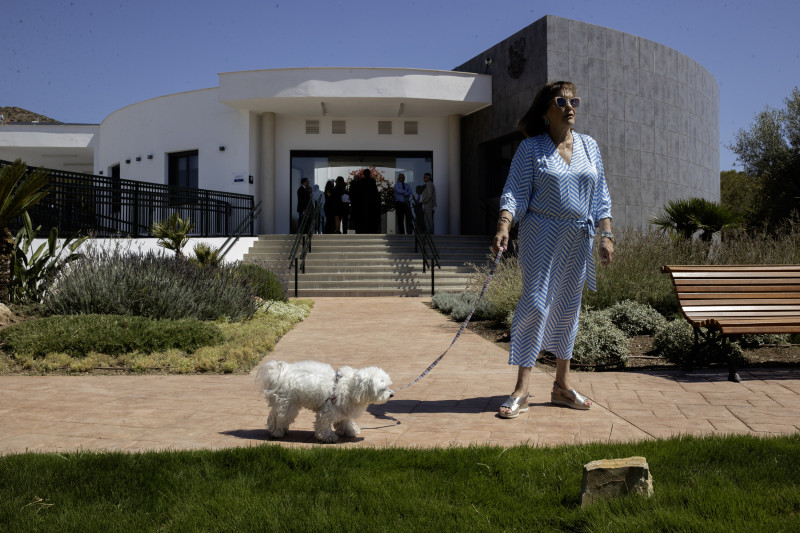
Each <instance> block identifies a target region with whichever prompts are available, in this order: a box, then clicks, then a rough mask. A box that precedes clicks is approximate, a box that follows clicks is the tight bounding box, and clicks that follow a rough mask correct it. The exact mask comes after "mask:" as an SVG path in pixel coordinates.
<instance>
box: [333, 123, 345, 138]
mask: <svg viewBox="0 0 800 533" xmlns="http://www.w3.org/2000/svg"><path fill="white" fill-rule="evenodd" d="M331 133H333V134H334V135H343V134H345V133H347V124H346V122H345V121H344V120H334V121H333V123H332V124H331Z"/></svg>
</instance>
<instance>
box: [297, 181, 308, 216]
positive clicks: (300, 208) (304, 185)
mask: <svg viewBox="0 0 800 533" xmlns="http://www.w3.org/2000/svg"><path fill="white" fill-rule="evenodd" d="M310 203H311V187H309V186H308V178H303V179H301V180H300V187H299V188H298V189H297V223H298V224H299V223H300V221H302V220H303V215H305V213H306V209H308V206H309V204H310Z"/></svg>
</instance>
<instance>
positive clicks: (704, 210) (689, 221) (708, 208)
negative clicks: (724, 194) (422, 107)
mask: <svg viewBox="0 0 800 533" xmlns="http://www.w3.org/2000/svg"><path fill="white" fill-rule="evenodd" d="M740 221H741V216H740V215H739V214H738V213H736V212H735V211H734V210H733V209H731V208H729V207H727V206H725V205H721V204H718V203H717V202H712V201H710V200H706V199H705V198H689V199H681V200H671V201H669V202H667V204H665V205H664V207H663V208H662V210H661V212H659V213H656V214H655V215H654V216H653V217H651V218H650V223H651V224H653V225H654V226H656V227H658V228H659V229H660V230H661V231H663V232H664V233H669V234H671V235H673V236H676V237H680V238H683V239H691V238H692V236H693V235H694V234H695V233H696V232H697V231H700V239H702V240H703V241H710V240H711V238H712V236H713V235H714V234H715V233H717V232H719V231H722V230H723V229H727V228H730V227H734V226H736V225H737V224H739V223H740Z"/></svg>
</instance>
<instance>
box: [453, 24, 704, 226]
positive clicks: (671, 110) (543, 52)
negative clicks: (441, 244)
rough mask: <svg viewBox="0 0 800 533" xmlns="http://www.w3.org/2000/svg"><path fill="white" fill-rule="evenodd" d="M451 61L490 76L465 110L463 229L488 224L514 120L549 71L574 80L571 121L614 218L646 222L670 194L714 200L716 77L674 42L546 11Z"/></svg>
mask: <svg viewBox="0 0 800 533" xmlns="http://www.w3.org/2000/svg"><path fill="white" fill-rule="evenodd" d="M456 70H463V71H467V72H480V73H483V74H490V75H491V76H492V106H491V107H488V108H485V109H483V110H480V111H477V112H475V113H473V114H471V115H469V116H467V117H464V118H463V119H462V153H463V158H464V159H463V161H462V165H461V166H462V188H461V191H462V206H464V208H465V209H469V213H468V212H467V211H465V212H464V213H463V214H462V220H463V222H462V230H463V231H464V232H465V233H485V232H491V231H493V228H494V223H495V221H496V206H497V199H498V197H499V196H500V192H501V190H502V186H503V182H504V180H505V176H506V174H507V172H508V168H509V166H510V163H511V157H512V156H513V154H514V150H515V149H516V146H517V144H519V141H520V140H521V139H522V136H521V135H520V134H519V133H517V132H516V131H515V124H516V121H517V119H519V118H520V117H521V116H522V115H523V114H524V113H525V111H527V109H528V107H529V106H530V104H531V102H532V101H533V97H534V96H535V93H536V91H537V89H538V88H539V87H541V86H542V85H543V84H545V83H547V82H548V81H557V80H570V81H572V82H574V83H576V84H577V87H578V94H579V95H580V96H581V97H582V99H583V102H582V103H581V109H580V111H579V113H578V117H577V120H576V126H575V128H576V130H578V131H580V132H582V133H586V134H588V135H591V136H592V137H594V138H595V139H596V140H597V142H598V144H599V145H600V150H601V152H602V154H603V163H604V165H605V172H606V179H607V181H608V186H609V190H610V192H611V197H612V201H613V204H614V209H613V214H614V226H615V227H617V228H618V227H622V226H627V227H634V228H646V227H647V226H648V223H647V221H648V219H649V217H650V215H651V214H652V213H653V212H654V211H657V210H659V209H660V208H661V206H663V205H664V204H665V203H666V202H668V201H669V200H674V199H678V198H688V197H692V196H697V197H702V198H706V199H709V200H714V201H717V200H719V86H718V85H717V82H716V80H715V79H714V77H713V76H712V75H711V74H710V73H709V72H708V70H706V69H705V68H703V67H702V66H701V65H699V64H698V63H697V62H696V61H694V60H693V59H691V58H689V57H687V56H685V55H683V54H680V53H679V52H677V51H675V50H673V49H671V48H668V47H666V46H663V45H660V44H658V43H656V42H653V41H649V40H647V39H643V38H641V37H637V36H635V35H631V34H628V33H623V32H619V31H615V30H611V29H608V28H603V27H601V26H595V25H592V24H586V23H583V22H578V21H574V20H568V19H563V18H559V17H553V16H546V17H544V18H542V19H540V20H538V21H537V22H535V23H533V24H531V25H530V26H528V27H526V28H524V29H523V30H521V31H519V32H517V33H516V34H514V35H512V36H511V37H509V38H508V39H506V40H504V41H503V42H501V43H498V44H497V45H495V46H493V47H492V48H490V49H488V50H486V51H485V52H483V53H482V54H480V55H478V56H476V57H474V58H472V59H471V60H469V61H467V62H466V63H464V64H463V65H461V66H459V67H457V68H456ZM476 213H478V214H479V215H478V216H475V215H476Z"/></svg>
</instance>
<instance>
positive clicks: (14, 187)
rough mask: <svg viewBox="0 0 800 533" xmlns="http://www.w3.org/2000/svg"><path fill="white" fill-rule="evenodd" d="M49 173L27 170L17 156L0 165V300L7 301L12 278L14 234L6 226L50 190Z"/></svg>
mask: <svg viewBox="0 0 800 533" xmlns="http://www.w3.org/2000/svg"><path fill="white" fill-rule="evenodd" d="M49 183H50V174H49V173H48V172H47V171H46V170H44V169H41V168H40V169H38V170H34V171H33V172H28V166H27V165H26V164H25V163H24V162H23V161H22V160H21V159H17V160H16V161H14V162H13V163H12V164H10V165H7V166H4V167H3V168H1V169H0V303H4V304H7V303H8V287H9V283H10V282H11V254H12V253H13V252H14V235H12V234H11V230H10V229H9V226H10V225H11V223H12V222H13V221H14V219H16V218H17V217H19V216H21V215H22V213H25V212H26V211H28V209H30V208H32V207H33V206H35V205H36V204H38V203H39V202H41V201H42V200H43V199H44V197H45V196H47V194H48V193H49V192H50V188H49Z"/></svg>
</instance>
